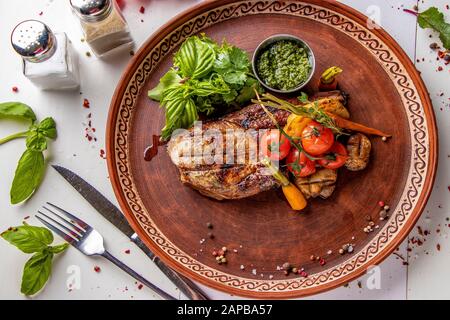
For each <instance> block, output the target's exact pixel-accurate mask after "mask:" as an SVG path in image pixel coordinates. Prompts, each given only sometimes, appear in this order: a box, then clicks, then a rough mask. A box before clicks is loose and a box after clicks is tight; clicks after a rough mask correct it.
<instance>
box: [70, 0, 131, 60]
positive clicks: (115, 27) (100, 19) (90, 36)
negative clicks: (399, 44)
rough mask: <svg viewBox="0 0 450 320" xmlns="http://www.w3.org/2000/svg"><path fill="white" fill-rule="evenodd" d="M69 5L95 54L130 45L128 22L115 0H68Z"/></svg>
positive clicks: (102, 53) (101, 54)
mask: <svg viewBox="0 0 450 320" xmlns="http://www.w3.org/2000/svg"><path fill="white" fill-rule="evenodd" d="M70 5H71V6H72V11H73V12H74V13H75V14H76V16H78V18H79V20H80V24H81V27H82V29H83V32H84V38H85V40H86V42H87V43H88V44H89V45H90V47H91V49H92V51H93V52H94V54H95V55H96V56H98V57H101V56H103V55H105V54H106V53H109V52H112V51H116V50H119V49H122V48H130V47H132V45H133V39H132V37H131V34H130V31H129V29H128V24H127V22H126V20H125V18H124V17H123V15H122V13H121V12H120V9H119V7H118V5H117V2H116V1H115V0H70Z"/></svg>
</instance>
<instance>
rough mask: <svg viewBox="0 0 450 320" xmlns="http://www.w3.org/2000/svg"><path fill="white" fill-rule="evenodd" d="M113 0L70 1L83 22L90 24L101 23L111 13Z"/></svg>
mask: <svg viewBox="0 0 450 320" xmlns="http://www.w3.org/2000/svg"><path fill="white" fill-rule="evenodd" d="M111 1H113V0H70V5H71V6H72V10H73V11H75V13H76V14H77V15H78V17H80V18H81V19H82V20H85V21H88V22H95V21H100V20H103V19H104V18H106V17H107V16H108V15H109V14H110V13H111V8H112V3H111Z"/></svg>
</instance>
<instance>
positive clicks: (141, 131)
mask: <svg viewBox="0 0 450 320" xmlns="http://www.w3.org/2000/svg"><path fill="white" fill-rule="evenodd" d="M199 32H205V33H206V34H207V35H208V36H210V37H212V38H214V39H215V40H217V41H221V40H222V39H223V38H226V40H227V41H228V42H230V43H232V44H234V45H237V46H239V47H241V48H243V49H245V50H247V51H248V53H249V55H251V53H252V52H253V50H254V49H255V47H256V46H257V45H258V43H260V42H261V41H262V40H263V39H265V38H267V37H268V36H270V35H273V34H281V33H289V34H293V35H295V36H298V37H299V38H301V39H304V40H305V41H307V42H308V44H309V45H310V46H311V47H312V49H313V50H314V53H315V55H316V59H317V66H316V70H323V69H324V68H326V67H329V66H332V65H338V66H340V67H342V68H343V69H344V70H345V75H344V76H342V77H341V78H340V84H341V87H342V89H343V90H344V91H346V92H348V93H349V94H350V102H349V110H350V112H351V115H352V120H354V121H357V122H361V123H364V124H367V125H369V126H372V127H375V128H378V129H380V130H382V131H385V132H389V133H391V134H392V135H393V138H392V139H391V140H389V141H388V142H386V143H384V142H382V141H381V139H379V138H372V139H371V140H372V143H373V153H372V155H371V162H370V165H369V167H368V168H367V169H366V170H365V171H362V172H356V173H351V172H349V171H347V170H341V171H340V172H339V179H338V186H337V189H336V191H335V192H334V194H333V196H332V197H331V198H330V199H328V200H313V201H311V202H310V205H309V207H308V209H307V210H306V211H305V212H302V213H301V214H298V213H295V212H293V211H291V210H290V209H289V207H288V205H287V204H286V202H285V200H284V199H283V196H282V195H281V194H280V193H279V191H276V190H274V191H271V192H266V193H264V194H260V195H258V196H256V197H253V198H249V199H244V200H236V201H223V202H220V201H215V200H212V199H209V198H207V197H204V196H202V195H200V194H199V193H198V192H196V191H194V190H193V189H191V188H189V187H186V186H183V185H182V184H181V183H180V181H179V175H178V171H177V168H176V167H175V166H174V165H173V164H172V163H171V161H170V159H169V157H168V155H167V153H166V152H165V147H160V150H159V154H158V156H156V157H155V158H154V159H153V160H152V161H151V162H146V161H144V157H143V152H144V149H145V148H146V147H147V146H148V145H150V144H151V143H152V135H153V134H159V132H160V129H161V128H162V126H163V123H164V113H163V111H162V110H161V109H160V108H159V107H158V104H157V103H155V102H152V101H150V100H149V99H148V98H147V90H148V89H150V88H152V87H154V86H155V85H156V84H157V83H158V80H159V78H160V77H161V76H162V75H163V74H164V73H165V72H166V71H167V70H168V68H169V66H170V65H171V59H172V54H173V53H174V51H176V50H177V48H178V47H179V45H180V44H181V43H182V41H183V40H184V39H185V38H186V37H188V36H190V35H193V34H196V33H199ZM317 77H318V75H317V74H316V75H315V77H314V78H313V81H312V82H311V83H316V82H317ZM309 89H314V88H313V87H310V88H309ZM107 144H108V146H107V154H108V168H109V173H110V178H111V183H112V185H113V187H114V190H115V193H116V196H117V198H118V200H119V203H120V206H121V207H122V210H123V212H124V213H125V215H126V217H127V219H128V221H129V222H130V224H131V225H132V226H133V228H134V229H135V230H136V232H137V233H138V235H139V236H140V237H141V239H142V240H143V241H144V242H145V243H146V244H147V245H148V246H149V247H150V248H151V249H152V250H153V251H154V252H155V253H156V254H157V255H159V256H160V257H161V259H162V260H163V261H164V262H166V263H167V264H168V265H170V266H171V267H173V268H174V269H175V270H177V271H179V272H181V273H182V274H184V275H186V276H189V277H191V278H192V279H194V280H198V281H200V282H202V283H204V284H206V285H209V286H211V287H214V288H216V289H219V290H223V291H226V292H228V293H231V294H236V295H242V296H249V297H258V298H287V297H298V296H305V295H309V294H314V293H318V292H320V291H324V290H327V289H330V288H334V287H337V286H339V285H342V284H345V283H347V282H348V281H349V280H352V279H354V278H356V277H358V276H360V275H362V274H363V273H364V272H365V271H366V270H367V268H368V267H369V266H371V265H374V264H377V263H379V262H381V261H382V260H383V259H384V258H386V257H387V256H388V255H389V254H390V253H391V252H392V251H393V250H394V249H395V248H396V247H397V246H398V245H399V244H400V243H401V241H402V239H404V238H405V237H406V235H407V234H408V232H409V231H410V229H411V228H412V227H413V225H414V223H415V221H416V220H417V218H418V217H419V215H420V213H421V212H422V210H423V208H424V206H425V203H426V201H427V199H428V196H429V194H430V191H431V188H432V185H433V180H434V177H435V173H436V161H437V135H436V126H435V120H434V115H433V111H432V107H431V103H430V100H429V98H428V95H427V91H426V89H425V86H424V84H423V83H422V80H421V79H420V77H419V75H418V73H417V72H416V70H415V68H414V66H413V64H412V63H411V62H410V60H409V58H408V57H407V56H406V55H405V53H404V52H403V51H402V49H400V47H399V46H398V44H397V43H396V42H395V41H394V40H393V39H392V38H391V37H390V36H389V35H388V34H387V33H386V32H385V31H383V30H381V29H368V28H367V26H366V17H365V16H363V15H361V14H360V13H358V12H356V11H355V10H353V9H351V8H349V7H346V6H344V5H342V4H339V3H336V2H334V1H322V0H311V1H303V2H299V1H256V0H245V1H232V0H218V1H205V2H204V3H201V4H200V5H198V6H196V7H194V8H192V9H190V10H188V11H186V12H184V13H183V14H181V15H179V16H177V17H176V18H174V19H173V20H171V21H170V22H169V23H167V24H166V25H165V26H164V27H162V28H161V29H159V31H158V32H156V33H155V34H153V35H152V36H151V37H150V39H149V40H148V41H147V42H146V43H145V44H144V45H143V46H142V48H141V49H140V50H139V52H138V53H137V54H136V55H135V57H134V59H133V61H132V62H131V63H130V65H129V66H128V68H127V70H126V72H125V74H124V76H123V77H122V79H121V81H120V83H119V85H118V87H117V89H116V92H115V95H114V98H113V101H112V104H111V110H110V114H109V121H108V129H107ZM379 200H384V201H385V202H386V203H387V204H389V205H390V206H391V208H392V209H391V211H390V217H389V219H388V220H387V221H382V222H380V221H377V219H378V211H379V207H378V204H377V203H378V201H379ZM367 215H370V216H372V217H373V218H374V220H375V221H376V223H377V224H379V228H378V229H376V230H375V231H374V232H372V233H370V234H368V235H367V234H365V233H364V232H363V228H364V227H365V226H366V225H367V221H366V219H365V217H366V216H367ZM207 222H211V223H212V224H213V225H214V229H213V232H214V234H215V239H213V240H211V239H207V240H206V241H205V242H204V243H203V244H200V241H201V239H202V238H205V239H206V238H207V233H208V231H209V230H208V229H207V228H206V223H207ZM352 239H353V240H352ZM349 242H350V243H353V244H355V250H354V252H353V253H352V254H346V255H342V256H341V255H339V254H338V249H339V248H340V247H341V246H342V245H343V244H345V243H349ZM222 246H226V247H227V248H229V251H230V252H229V253H228V256H227V258H228V264H226V265H218V264H217V263H216V261H215V259H214V257H213V256H212V255H211V252H212V251H213V249H218V248H221V247H222ZM233 249H237V251H238V252H237V253H236V252H233ZM329 250H332V251H333V253H332V254H331V255H327V252H328V251H329ZM311 255H319V256H322V257H325V259H326V264H325V265H324V266H320V264H319V263H317V262H312V261H310V256H311ZM286 261H288V262H290V263H291V264H293V265H295V266H299V267H303V268H305V270H306V271H307V273H308V274H309V276H308V277H306V278H304V277H300V276H299V275H290V276H285V275H284V274H283V272H282V271H280V270H278V268H277V266H278V267H279V266H281V265H282V264H283V263H284V262H286ZM241 265H244V266H245V269H244V270H241V269H240V266H241Z"/></svg>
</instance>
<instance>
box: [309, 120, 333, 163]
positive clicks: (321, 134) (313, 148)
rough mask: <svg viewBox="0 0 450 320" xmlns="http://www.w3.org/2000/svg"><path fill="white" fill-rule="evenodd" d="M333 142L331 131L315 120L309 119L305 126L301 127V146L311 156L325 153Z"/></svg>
mask: <svg viewBox="0 0 450 320" xmlns="http://www.w3.org/2000/svg"><path fill="white" fill-rule="evenodd" d="M333 143H334V135H333V131H331V129H329V128H326V127H324V126H323V125H321V124H320V123H317V122H316V121H311V122H310V123H309V124H308V125H307V126H306V128H305V129H303V132H302V146H303V148H304V149H305V151H306V152H307V153H308V154H310V155H312V156H318V155H321V154H324V153H326V152H327V151H328V150H329V149H330V148H331V146H332V145H333Z"/></svg>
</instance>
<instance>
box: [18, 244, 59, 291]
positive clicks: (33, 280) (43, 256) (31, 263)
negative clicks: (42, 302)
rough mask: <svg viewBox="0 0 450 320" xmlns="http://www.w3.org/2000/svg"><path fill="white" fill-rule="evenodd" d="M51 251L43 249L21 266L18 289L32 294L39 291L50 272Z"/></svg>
mask: <svg viewBox="0 0 450 320" xmlns="http://www.w3.org/2000/svg"><path fill="white" fill-rule="evenodd" d="M52 260H53V253H52V252H49V251H48V250H44V251H41V252H38V253H36V254H34V255H33V256H32V257H31V258H30V260H28V261H27V263H26V264H25V266H24V268H23V274H22V285H21V288H20V291H21V292H22V293H23V294H25V295H27V296H32V295H34V294H36V293H37V292H38V291H40V290H41V289H42V288H43V287H44V285H45V283H46V282H47V280H48V278H49V277H50V274H51V272H52Z"/></svg>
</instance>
